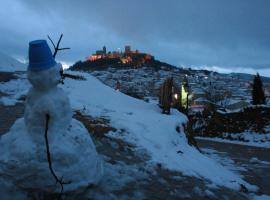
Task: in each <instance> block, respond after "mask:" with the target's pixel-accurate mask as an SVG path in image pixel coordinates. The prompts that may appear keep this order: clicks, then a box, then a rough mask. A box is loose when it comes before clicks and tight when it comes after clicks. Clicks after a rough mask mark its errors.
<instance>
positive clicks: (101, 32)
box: [0, 0, 270, 77]
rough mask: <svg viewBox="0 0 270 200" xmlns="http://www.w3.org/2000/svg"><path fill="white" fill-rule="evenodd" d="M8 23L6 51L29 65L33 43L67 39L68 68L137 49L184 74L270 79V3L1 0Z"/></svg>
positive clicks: (2, 41)
mask: <svg viewBox="0 0 270 200" xmlns="http://www.w3.org/2000/svg"><path fill="white" fill-rule="evenodd" d="M0 23H1V26H0V46H1V50H0V51H3V52H4V53H6V54H8V55H11V56H14V57H16V58H19V59H21V60H24V59H27V49H28V42H29V41H31V40H35V39H46V38H47V35H48V34H49V35H50V36H51V37H52V38H53V39H54V40H57V39H58V37H59V36H60V34H61V33H63V34H64V37H63V41H62V43H61V44H62V46H63V47H70V48H71V50H68V51H62V52H61V53H60V54H59V55H58V56H57V59H58V60H61V61H64V62H66V63H71V64H72V63H74V62H75V61H78V60H83V59H85V57H87V56H88V55H90V54H91V53H93V52H94V51H95V50H97V49H101V48H102V46H103V45H106V47H107V49H108V50H110V51H114V50H117V49H118V48H121V49H122V50H123V49H124V46H125V45H131V46H132V48H133V49H139V50H140V51H142V52H148V53H151V54H152V55H154V56H155V57H156V58H157V59H159V60H161V61H165V62H168V63H170V64H173V65H177V66H180V65H184V66H192V67H194V68H198V67H202V68H209V69H214V70H217V71H221V72H231V71H241V72H249V73H252V72H255V71H259V72H260V73H261V74H262V75H266V76H269V77H270V69H269V68H270V1H269V0H259V1H255V0H224V1H221V0H167V1H165V0H164V1H161V0H136V1H134V0H115V1H112V0H110V1H109V0H107V1H105V0H99V1H91V0H88V1H86V0H85V1H79V0H78V1H71V0H70V1H68V0H67V1H64V0H62V1H55V0H46V1H45V0H42V1H41V0H25V1H23V0H21V1H19V0H12V1H4V0H1V7H0Z"/></svg>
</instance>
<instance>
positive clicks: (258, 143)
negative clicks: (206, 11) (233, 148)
mask: <svg viewBox="0 0 270 200" xmlns="http://www.w3.org/2000/svg"><path fill="white" fill-rule="evenodd" d="M245 134H246V133H241V135H245ZM243 137H245V136H243ZM196 138H198V139H200V140H209V141H215V142H222V143H223V142H225V143H231V144H239V145H247V146H253V147H261V148H270V133H268V134H257V133H250V134H247V135H246V137H245V138H246V139H247V138H249V139H250V140H248V141H239V140H228V139H223V138H218V137H211V138H210V137H196ZM262 140H265V141H262Z"/></svg>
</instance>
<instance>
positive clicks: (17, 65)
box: [0, 52, 26, 72]
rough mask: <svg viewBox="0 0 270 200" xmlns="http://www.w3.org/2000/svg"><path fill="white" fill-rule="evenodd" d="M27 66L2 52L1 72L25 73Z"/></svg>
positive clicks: (0, 56)
mask: <svg viewBox="0 0 270 200" xmlns="http://www.w3.org/2000/svg"><path fill="white" fill-rule="evenodd" d="M25 68H26V65H25V64H23V63H21V62H19V61H18V60H16V59H14V58H12V57H10V56H8V55H5V54H4V53H2V52H0V71H4V72H14V71H25Z"/></svg>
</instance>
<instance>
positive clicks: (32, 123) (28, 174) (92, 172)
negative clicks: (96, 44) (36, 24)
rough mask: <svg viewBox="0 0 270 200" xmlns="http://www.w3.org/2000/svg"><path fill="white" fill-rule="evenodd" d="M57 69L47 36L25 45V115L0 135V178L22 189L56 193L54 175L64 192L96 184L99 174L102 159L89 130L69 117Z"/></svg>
mask: <svg viewBox="0 0 270 200" xmlns="http://www.w3.org/2000/svg"><path fill="white" fill-rule="evenodd" d="M61 70H62V66H61V64H59V63H56V61H55V60H54V57H53V56H52V53H51V50H50V48H49V46H48V44H47V42H46V41H45V40H35V41H32V42H30V43H29V65H28V69H27V78H28V80H29V82H30V83H31V85H32V88H30V90H29V92H28V94H27V99H26V103H25V114H24V118H21V119H18V120H17V121H16V122H15V123H14V125H13V126H12V128H11V129H10V131H9V132H8V133H6V134H5V135H3V136H2V137H1V139H0V152H1V153H0V177H3V178H5V177H6V178H7V179H8V180H10V181H12V183H13V184H14V185H16V186H18V187H20V188H23V189H37V190H39V191H48V192H58V191H59V188H60V187H61V186H60V184H57V182H56V181H55V178H58V180H62V181H63V182H65V183H67V184H66V185H65V186H64V189H65V191H72V190H76V189H78V188H81V187H87V186H89V185H93V184H98V182H99V181H100V179H101V177H102V174H103V165H102V160H101V159H100V157H99V155H98V154H97V152H96V149H95V146H94V144H93V141H92V139H91V137H90V134H89V133H88V131H87V130H86V128H85V127H84V126H83V124H82V123H80V122H79V121H77V120H75V119H72V111H71V107H70V102H69V99H68V96H67V95H66V94H65V92H64V91H63V90H62V89H61V88H59V87H58V86H57V85H58V84H59V82H60V80H61V76H60V71H61ZM48 148H49V151H48ZM48 152H49V154H50V165H48V163H49V158H48Z"/></svg>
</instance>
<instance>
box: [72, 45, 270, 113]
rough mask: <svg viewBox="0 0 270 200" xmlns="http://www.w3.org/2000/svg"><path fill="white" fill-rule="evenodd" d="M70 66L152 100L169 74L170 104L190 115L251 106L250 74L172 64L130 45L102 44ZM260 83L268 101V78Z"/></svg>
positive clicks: (156, 99) (141, 97)
mask: <svg viewBox="0 0 270 200" xmlns="http://www.w3.org/2000/svg"><path fill="white" fill-rule="evenodd" d="M71 69H73V70H85V71H88V72H90V73H91V74H92V75H94V76H96V77H97V78H98V79H100V80H101V81H102V82H103V83H105V84H106V85H109V86H110V87H113V88H117V89H118V90H121V92H123V93H125V94H128V95H130V96H133V97H136V98H139V99H145V100H147V101H149V100H150V101H156V102H158V101H159V100H158V99H159V97H160V90H161V87H162V84H163V83H164V82H165V80H166V79H168V78H169V77H172V78H173V87H172V88H173V89H172V90H173V91H172V93H173V95H172V107H175V108H177V109H179V110H180V111H185V112H189V113H191V114H192V113H197V112H203V111H207V110H211V109H213V108H214V109H216V110H219V111H221V112H235V111H239V110H241V109H243V108H245V107H247V106H250V105H252V81H253V76H252V75H247V74H246V75H244V74H237V73H231V74H222V73H217V72H211V71H207V70H194V69H190V68H189V69H186V68H181V67H176V66H172V65H170V64H167V63H164V62H160V61H158V60H156V59H155V57H154V56H152V55H151V54H150V53H141V52H140V51H139V50H135V51H132V49H131V46H125V51H124V52H120V51H113V52H110V51H109V52H107V49H106V46H104V47H103V49H102V50H97V51H96V52H95V53H94V54H92V55H90V56H88V57H87V58H86V60H85V61H79V62H77V63H75V64H74V65H73V66H72V68H71ZM263 86H264V92H265V95H266V99H267V103H268V104H270V102H269V96H270V79H269V78H263Z"/></svg>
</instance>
